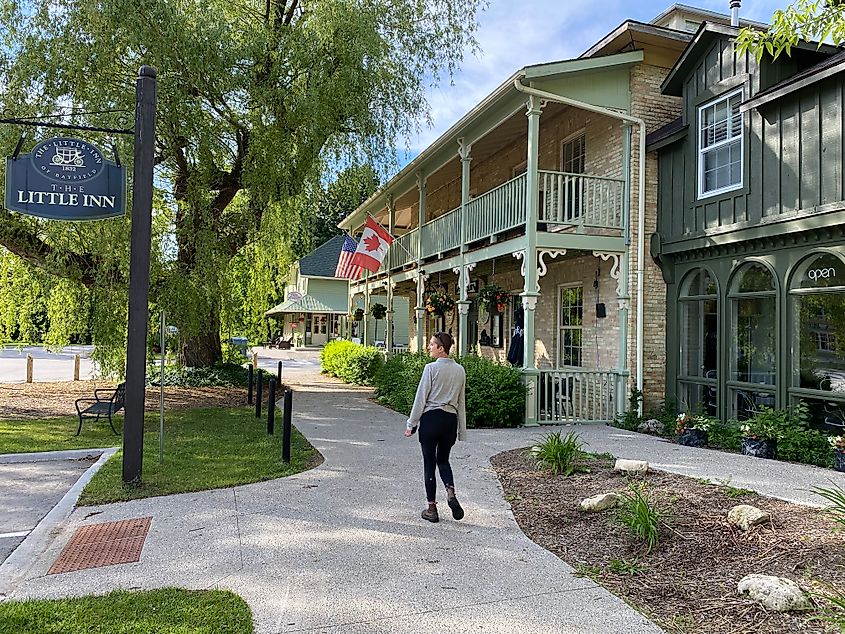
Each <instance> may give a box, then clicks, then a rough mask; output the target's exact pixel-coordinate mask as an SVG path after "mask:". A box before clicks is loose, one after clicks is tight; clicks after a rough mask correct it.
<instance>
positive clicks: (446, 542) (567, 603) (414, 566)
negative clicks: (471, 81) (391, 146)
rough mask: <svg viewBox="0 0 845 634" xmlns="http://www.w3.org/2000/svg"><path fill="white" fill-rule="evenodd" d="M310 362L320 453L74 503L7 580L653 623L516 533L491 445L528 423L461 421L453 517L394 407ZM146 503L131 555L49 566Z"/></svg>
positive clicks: (569, 626) (281, 619)
mask: <svg viewBox="0 0 845 634" xmlns="http://www.w3.org/2000/svg"><path fill="white" fill-rule="evenodd" d="M369 394H370V393H369V391H367V390H356V389H349V388H346V387H342V386H338V385H336V384H333V383H330V382H328V381H326V380H323V379H321V378H318V377H316V376H315V377H313V379H312V380H311V382H303V383H301V384H300V385H299V386H298V391H297V393H296V396H295V399H294V412H295V420H294V423H295V424H296V426H297V427H298V428H299V429H300V430H301V431H302V432H303V433H304V434H305V435H306V436H307V437H308V438H309V440H310V441H311V442H312V443H313V444H314V445H315V446H316V447H317V448H318V449H319V450H320V451H321V452H322V454H323V455H324V456H325V459H326V460H325V463H324V464H323V465H321V466H320V467H318V468H316V469H313V470H311V471H309V472H306V473H302V474H298V475H296V476H293V477H290V478H285V479H281V480H275V481H271V482H264V483H258V484H253V485H248V486H242V487H237V488H234V489H222V490H218V491H208V492H203V493H191V494H183V495H176V496H169V497H162V498H153V499H149V500H139V501H133V502H128V503H123V504H113V505H107V506H102V507H98V508H97V509H96V510H97V511H102V513H100V514H98V515H97V516H96V517H86V516H87V515H88V514H89V513H90V512H91V510H92V509H90V508H83V509H80V510H77V511H76V512H74V514H73V515H72V516H71V518H70V520H69V522H68V523H67V525H66V526H65V527H64V530H63V531H62V532H61V534H60V536H59V537H58V539H56V541H55V542H54V543H53V544H52V545H51V546H50V548H49V549H48V550H47V552H45V553H44V555H43V556H41V557H39V558H38V559H37V561H35V563H34V566H33V567H32V568H31V569H30V571H29V574H28V577H29V579H28V580H27V581H26V582H24V583H23V584H21V585H20V586H18V588H17V590H16V591H15V592H14V593H13V594H12V595H11V596H12V597H13V598H24V597H33V596H40V597H45V596H46V597H59V596H65V595H78V594H89V593H101V592H106V591H108V590H110V589H112V588H114V587H122V588H152V587H159V586H163V585H176V586H182V587H189V588H216V587H219V588H228V589H231V590H234V591H235V592H237V593H238V594H240V595H241V596H243V597H244V598H245V599H246V600H247V601H248V602H249V604H250V606H251V607H252V610H253V613H254V616H255V621H256V630H257V632H259V633H270V632H285V633H288V632H311V633H315V632H324V633H332V634H335V633H350V634H353V633H359V632H360V633H364V632H366V633H368V634H372V633H376V634H378V633H385V634H387V633H388V632H389V633H391V634H396V633H400V634H401V633H404V632H407V633H414V634H428V633H434V632H438V633H440V632H485V633H502V634H504V633H508V634H512V633H513V632H520V633H521V634H530V633H534V632H536V633H538V634H539V633H543V634H546V633H548V632H560V633H561V634H562V633H567V634H575V633H594V634H609V633H615V632H620V633H621V632H626V633H631V634H647V633H648V634H658V633H659V632H660V630H659V629H658V628H657V627H656V626H654V625H653V624H652V623H650V622H649V621H647V620H646V619H645V618H644V617H642V616H641V615H640V614H638V613H637V612H635V611H634V610H632V609H631V608H629V607H628V606H627V605H625V604H624V603H623V602H622V601H621V600H619V599H617V598H616V597H614V596H613V595H611V594H610V593H608V592H607V591H605V590H603V589H602V588H600V587H598V586H597V585H596V584H594V583H593V582H591V581H589V580H587V579H580V578H577V577H574V576H572V574H571V568H570V567H569V566H567V565H566V564H564V563H563V562H562V561H561V560H560V559H558V558H557V557H555V556H554V555H552V554H551V553H549V552H547V551H546V550H544V549H542V548H540V547H539V546H537V545H536V544H534V543H533V542H531V541H530V540H528V539H527V538H526V537H525V536H524V535H523V533H522V532H521V531H520V530H519V528H518V527H517V525H516V523H515V522H514V519H513V516H512V514H511V512H510V508H509V505H508V504H507V502H505V501H504V500H503V497H502V494H501V490H500V487H499V485H498V481H497V479H496V477H495V474H494V473H493V472H492V470H491V469H490V467H489V460H488V459H489V456H491V455H493V454H495V453H498V452H499V451H502V450H503V449H507V448H511V447H518V446H523V445H525V444H527V443H528V442H530V440H531V438H533V437H536V435H537V433H536V431H531V430H511V431H505V430H490V431H479V432H474V433H473V434H472V440H471V442H469V443H460V444H459V445H458V447H456V449H455V451H454V466H455V469H456V474H457V478H458V483H459V493H460V494H461V496H462V498H463V501H464V506H465V509H466V512H467V516H466V518H465V519H464V520H463V521H462V522H454V521H452V520H451V519H445V518H444V519H443V520H441V522H440V523H439V524H429V523H427V522H424V521H422V520H421V519H420V518H419V512H420V510H421V509H422V501H423V500H424V493H423V488H422V477H421V471H422V466H421V462H422V461H421V458H420V455H419V446H418V443H417V441H416V439H415V438H414V439H411V440H408V439H405V438H404V437H403V436H402V431H403V419H402V417H401V416H399V415H397V414H395V413H393V412H390V411H389V410H386V409H384V408H381V407H379V406H376V405H373V404H372V403H370V402H369V401H368V400H367V397H368V396H369ZM148 515H151V516H153V523H152V527H151V529H150V534H149V537H148V539H147V542H146V545H145V547H144V551H143V554H142V557H141V561H140V562H139V563H137V564H126V565H120V566H111V567H107V568H100V569H94V570H87V571H79V572H74V573H68V574H62V575H51V576H45V575H46V571H47V569H48V568H49V566H50V565H51V564H52V562H53V561H54V560H55V558H56V557H57V556H58V554H59V552H60V551H61V549H62V548H63V546H64V545H65V544H66V543H67V541H68V539H69V538H70V536H71V534H72V533H73V531H74V530H75V529H76V528H78V527H79V526H81V525H86V524H90V523H93V522H106V521H113V520H120V519H127V518H132V517H143V516H148Z"/></svg>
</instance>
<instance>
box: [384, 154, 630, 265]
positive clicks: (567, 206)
mask: <svg viewBox="0 0 845 634" xmlns="http://www.w3.org/2000/svg"><path fill="white" fill-rule="evenodd" d="M539 177H540V180H539V190H540V191H539V192H538V196H539V217H538V221H539V223H540V230H545V231H550V232H574V233H587V234H589V233H597V234H601V235H621V234H622V232H623V230H624V227H625V217H624V214H625V204H624V203H625V180H624V179H621V178H606V177H601V176H588V175H586V174H571V173H567V172H552V171H547V170H540V172H539ZM527 196H528V193H527V178H526V175H525V174H520V175H519V176H517V177H516V178H513V179H511V180H509V181H507V182H506V183H503V184H501V185H499V186H498V187H495V188H493V189H491V190H490V191H488V192H485V193H483V194H481V195H480V196H477V197H476V198H473V199H472V200H470V201H469V202H468V203H467V205H466V210H465V217H464V223H463V227H462V226H461V224H462V223H461V208H460V207H458V208H456V209H453V210H451V211H449V212H447V213H445V214H443V215H442V216H439V217H437V218H435V219H434V220H430V221H429V222H427V223H425V224H424V225H422V227H419V228H417V229H412V230H411V231H409V232H408V233H406V234H404V235H402V236H400V237H398V238H397V239H396V240H395V241H394V243H393V245H392V246H391V247H390V250H389V251H388V253H387V257H386V258H385V263H384V265H383V266H382V270H396V269H401V268H402V267H404V266H407V265H409V264H412V263H414V262H415V261H416V260H418V259H425V258H429V257H434V256H438V255H440V254H442V253H446V252H447V251H451V250H452V249H457V248H459V247H460V246H461V245H462V244H471V243H473V242H477V241H480V240H484V239H488V238H490V237H492V236H495V235H497V234H501V233H505V232H507V231H511V230H515V229H519V228H521V227H524V226H525V218H526V209H525V208H526V205H527Z"/></svg>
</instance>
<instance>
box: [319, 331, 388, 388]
mask: <svg viewBox="0 0 845 634" xmlns="http://www.w3.org/2000/svg"><path fill="white" fill-rule="evenodd" d="M383 362H384V357H383V356H382V354H381V351H379V349H378V348H374V347H372V346H366V347H365V346H359V345H358V344H356V343H352V342H351V341H346V340H343V339H339V340H337V341H332V342H329V343H327V344H326V345H325V346H324V347H323V349H322V351H321V352H320V363H321V365H322V367H323V372H325V373H326V374H330V375H332V376H336V377H337V378H339V379H341V380H343V381H346V382H347V383H356V384H358V385H370V384H371V381H372V378H373V376H375V374H376V372H378V369H379V368H380V367H381V365H382V363H383Z"/></svg>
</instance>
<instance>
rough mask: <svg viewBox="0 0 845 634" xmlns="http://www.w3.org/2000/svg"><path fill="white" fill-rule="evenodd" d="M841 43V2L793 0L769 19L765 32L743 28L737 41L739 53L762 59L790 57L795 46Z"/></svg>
mask: <svg viewBox="0 0 845 634" xmlns="http://www.w3.org/2000/svg"><path fill="white" fill-rule="evenodd" d="M802 41H803V42H822V41H830V42H832V43H833V44H835V45H837V46H838V45H840V44H842V43H843V42H845V0H795V2H793V3H792V4H790V5H788V6H786V7H785V8H783V9H778V10H777V11H775V12H774V14H773V15H772V20H771V23H770V25H769V28H768V29H766V30H761V29H756V28H750V27H748V28H744V29H742V31H741V32H740V34H739V37H738V38H737V44H738V46H739V48H740V50H741V51H746V50H748V51H751V52H752V53H754V55H756V56H757V59H758V60H760V59H762V57H763V55H766V54H768V55H769V56H770V57H771V58H772V59H777V58H778V57H779V56H780V55H781V53H786V54H787V55H789V54H790V52H791V51H792V47H793V46H795V45H796V44H798V43H799V42H802Z"/></svg>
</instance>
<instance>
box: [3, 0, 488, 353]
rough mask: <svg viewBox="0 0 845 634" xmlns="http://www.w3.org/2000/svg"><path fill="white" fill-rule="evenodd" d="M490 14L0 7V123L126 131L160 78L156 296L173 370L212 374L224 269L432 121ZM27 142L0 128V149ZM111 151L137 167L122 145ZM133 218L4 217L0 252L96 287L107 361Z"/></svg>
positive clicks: (119, 2)
mask: <svg viewBox="0 0 845 634" xmlns="http://www.w3.org/2000/svg"><path fill="white" fill-rule="evenodd" d="M482 2H483V0H244V1H242V2H228V1H224V0H195V1H194V2H180V1H178V0H39V1H33V2H29V3H24V2H21V1H20V0H0V24H3V25H4V27H7V28H6V29H4V34H3V35H2V36H0V37H2V38H3V39H2V45H1V46H0V65H2V68H3V71H4V72H3V80H2V81H0V110H2V111H3V112H4V113H6V114H7V115H16V116H36V117H37V116H47V115H51V114H53V113H55V112H70V113H73V116H72V117H70V118H69V119H68V120H70V121H74V122H77V123H82V124H94V125H98V126H107V127H127V125H128V123H129V122H130V121H131V119H132V115H131V109H132V105H133V93H132V86H133V81H134V76H135V74H136V73H137V69H138V67H139V66H140V65H142V64H149V65H152V66H155V67H156V68H157V69H158V71H159V74H158V79H159V82H158V115H157V122H156V133H157V147H156V186H157V196H156V202H155V230H156V233H155V236H154V239H155V244H156V245H159V246H158V248H157V252H156V253H155V254H153V264H152V279H153V285H152V289H151V290H152V296H151V299H152V301H153V302H155V303H157V304H160V305H162V306H166V307H167V309H168V312H169V314H170V319H171V320H173V321H175V324H176V325H177V326H178V327H179V331H180V337H181V338H182V358H183V361H184V362H185V363H186V364H188V365H207V364H211V363H213V362H215V361H217V360H218V359H219V358H220V355H221V347H220V329H221V328H220V325H221V309H222V303H223V301H224V297H225V293H226V292H227V291H228V290H229V289H230V280H228V279H227V275H226V271H227V268H228V266H229V263H230V262H232V260H233V259H234V258H237V257H238V256H239V254H242V252H243V250H244V249H246V248H248V247H249V246H250V245H253V244H255V243H256V242H257V241H258V240H260V239H262V236H264V237H265V238H266V236H268V235H272V236H280V235H290V229H289V226H288V225H289V221H290V220H292V219H295V218H296V217H297V215H296V210H297V209H298V208H299V206H301V204H302V197H303V194H304V193H305V192H306V190H307V187H308V184H309V183H314V182H316V180H317V179H318V178H319V174H320V171H321V168H322V167H323V166H324V165H325V164H326V163H328V162H331V163H333V164H338V163H342V162H344V161H346V162H353V161H356V160H357V161H374V162H380V161H384V160H387V159H389V158H390V155H391V151H390V148H392V147H393V146H394V144H395V140H396V138H397V137H399V136H402V135H405V134H407V133H409V132H411V131H412V130H413V129H414V128H415V125H416V124H414V123H413V122H414V121H416V120H418V117H419V116H421V115H422V116H424V115H425V113H426V112H427V104H426V102H425V98H424V96H423V93H424V88H425V85H426V83H428V82H432V83H434V82H436V81H437V80H438V79H439V77H440V76H441V74H442V73H443V72H445V73H451V72H452V71H453V70H454V69H455V68H456V66H457V64H458V63H459V62H460V60H461V57H462V53H463V51H464V50H465V49H467V48H471V49H474V47H475V41H474V39H473V32H474V29H475V26H476V15H477V12H478V10H479V8H480V5H481V4H482ZM19 132H20V130H17V129H14V128H13V127H11V126H7V127H5V128H4V129H2V130H0V143H2V144H3V145H4V146H5V147H9V148H11V147H13V145H14V143H15V141H16V140H17V134H18V133H19ZM94 136H96V135H92V137H94ZM92 140H95V142H96V141H97V140H99V141H100V142H101V143H105V144H106V146H108V145H109V144H110V143H111V142H112V139H109V138H103V137H102V136H101V137H100V138H99V139H96V138H95V139H92ZM115 142H116V145H117V148H118V150H119V152H120V154H121V156H122V158H123V162H124V163H128V162H130V161H129V159H130V158H131V156H132V152H131V148H130V146H129V141H128V140H126V139H124V138H121V139H117V140H116V141H115ZM128 222H129V221H128V218H124V219H122V220H116V221H104V222H97V223H85V224H82V223H77V224H72V225H71V224H68V223H57V222H52V221H43V220H36V219H32V218H29V217H25V216H21V215H17V214H11V213H9V212H6V211H0V244H2V245H4V246H5V247H6V248H7V249H8V250H9V251H11V252H12V253H14V254H16V255H18V256H19V257H22V258H24V259H25V260H27V261H29V262H31V263H33V264H35V265H36V266H38V267H40V268H42V269H43V270H45V271H47V272H49V273H51V274H53V275H58V276H60V277H63V278H67V279H70V280H73V281H74V282H77V283H81V284H83V285H85V286H86V287H88V288H92V289H96V293H95V294H96V296H97V298H98V300H97V306H96V308H95V312H96V314H95V315H94V321H95V326H94V336H95V339H96V341H97V343H98V348H101V349H102V350H111V351H112V352H113V353H114V354H117V352H116V351H121V350H122V349H123V341H124V338H125V319H126V316H125V312H126V309H125V293H126V290H125V289H126V284H127V269H128V234H129V227H128ZM168 236H171V237H172V240H170V241H168V240H167V237H168ZM276 239H279V238H278V237H277V238H276ZM167 245H170V246H169V247H168V246H167ZM121 306H123V308H121ZM103 354H105V353H103ZM110 358H111V361H112V366H113V367H118V368H119V366H120V365H121V364H120V363H119V361H120V359H119V358H117V357H114V356H112V357H110Z"/></svg>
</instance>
